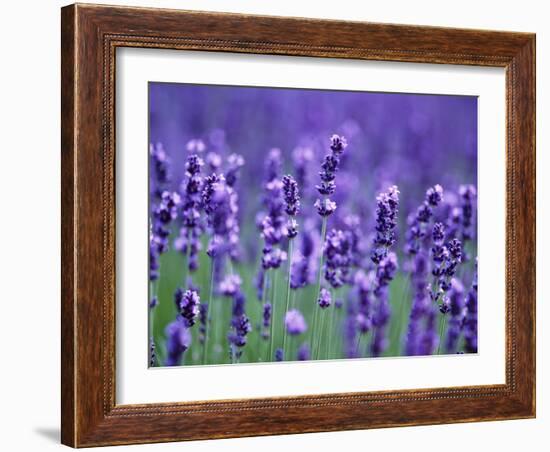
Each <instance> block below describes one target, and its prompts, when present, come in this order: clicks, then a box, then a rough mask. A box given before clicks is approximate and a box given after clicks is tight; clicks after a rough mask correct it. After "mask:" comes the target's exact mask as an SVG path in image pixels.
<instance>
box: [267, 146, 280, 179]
mask: <svg viewBox="0 0 550 452" xmlns="http://www.w3.org/2000/svg"><path fill="white" fill-rule="evenodd" d="M281 166H282V160H281V150H280V149H278V148H273V149H270V150H269V152H268V154H267V158H266V160H265V181H266V183H269V182H272V181H274V180H275V179H277V178H278V177H279V175H280V173H281Z"/></svg>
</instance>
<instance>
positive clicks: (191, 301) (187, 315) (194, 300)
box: [174, 288, 201, 328]
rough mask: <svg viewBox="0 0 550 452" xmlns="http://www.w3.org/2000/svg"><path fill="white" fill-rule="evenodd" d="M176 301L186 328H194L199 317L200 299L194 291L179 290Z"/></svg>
mask: <svg viewBox="0 0 550 452" xmlns="http://www.w3.org/2000/svg"><path fill="white" fill-rule="evenodd" d="M174 301H175V302H176V307H177V308H178V310H179V312H180V315H181V316H182V318H183V319H184V323H185V326H186V327H188V328H190V327H192V326H193V325H194V324H195V322H196V320H197V316H198V315H199V305H200V302H201V300H200V297H199V294H198V293H197V292H195V291H194V290H186V291H185V292H184V291H183V289H181V288H178V289H177V290H176V293H175V294H174Z"/></svg>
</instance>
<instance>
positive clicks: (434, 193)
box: [426, 184, 443, 207]
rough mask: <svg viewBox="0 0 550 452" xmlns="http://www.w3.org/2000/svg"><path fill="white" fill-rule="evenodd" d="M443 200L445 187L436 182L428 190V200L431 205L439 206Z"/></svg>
mask: <svg viewBox="0 0 550 452" xmlns="http://www.w3.org/2000/svg"><path fill="white" fill-rule="evenodd" d="M441 201H443V187H441V185H439V184H436V185H434V186H433V187H430V188H428V190H427V191H426V202H427V203H428V204H429V205H430V206H431V207H437V206H438V205H439V203H440V202H441Z"/></svg>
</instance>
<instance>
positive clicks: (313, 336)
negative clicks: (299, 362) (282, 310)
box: [311, 217, 327, 359]
mask: <svg viewBox="0 0 550 452" xmlns="http://www.w3.org/2000/svg"><path fill="white" fill-rule="evenodd" d="M326 233H327V217H323V224H322V226H321V255H320V257H319V271H318V274H317V291H316V298H315V300H313V303H314V308H313V309H314V311H313V325H312V328H311V339H312V340H311V343H312V348H313V349H312V353H311V355H312V358H313V359H317V348H318V342H319V339H320V338H319V337H318V334H316V333H317V323H318V317H319V315H318V313H317V311H318V310H319V309H320V308H319V307H318V306H317V300H318V299H319V294H320V293H321V277H322V275H323V246H324V243H325V235H326Z"/></svg>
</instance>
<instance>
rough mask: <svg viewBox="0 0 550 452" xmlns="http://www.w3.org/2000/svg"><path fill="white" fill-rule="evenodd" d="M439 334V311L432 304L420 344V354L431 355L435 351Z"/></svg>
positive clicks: (428, 310) (428, 309)
mask: <svg viewBox="0 0 550 452" xmlns="http://www.w3.org/2000/svg"><path fill="white" fill-rule="evenodd" d="M438 340H439V334H438V333H437V311H436V309H435V308H434V306H433V304H430V305H429V307H428V308H427V313H426V325H425V328H424V331H423V332H422V335H421V337H420V341H419V344H418V355H431V354H433V352H434V351H435V347H436V345H437V341H438Z"/></svg>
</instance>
